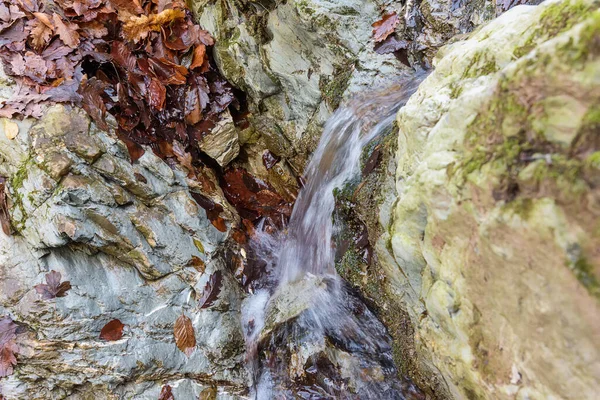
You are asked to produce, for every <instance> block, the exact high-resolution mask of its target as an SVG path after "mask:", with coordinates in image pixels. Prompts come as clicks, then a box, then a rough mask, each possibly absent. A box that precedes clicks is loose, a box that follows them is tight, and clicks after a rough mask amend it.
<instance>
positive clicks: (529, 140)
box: [377, 1, 600, 399]
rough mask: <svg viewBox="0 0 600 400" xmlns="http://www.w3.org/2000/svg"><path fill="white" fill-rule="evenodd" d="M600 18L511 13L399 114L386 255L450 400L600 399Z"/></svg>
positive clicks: (417, 339) (590, 13)
mask: <svg viewBox="0 0 600 400" xmlns="http://www.w3.org/2000/svg"><path fill="white" fill-rule="evenodd" d="M598 6H599V3H598V2H594V1H562V2H561V1H553V2H546V3H544V4H543V5H541V6H539V7H526V6H525V7H517V8H515V9H513V10H511V11H509V12H508V13H506V14H504V15H503V16H501V17H499V18H498V19H496V20H494V21H493V22H492V23H490V24H488V25H485V26H483V27H481V28H480V29H478V30H477V31H476V32H475V33H474V34H472V35H471V36H470V37H469V38H468V39H467V40H463V41H458V42H456V43H453V44H451V45H448V46H446V47H444V48H443V49H442V50H441V51H440V52H439V54H438V56H437V57H436V59H435V61H434V65H435V71H434V72H432V74H431V75H430V76H429V77H428V78H427V79H426V80H425V81H424V82H423V84H422V85H421V86H420V88H419V90H418V91H417V93H416V94H415V95H414V96H413V97H412V98H411V100H410V101H409V103H408V104H407V106H406V107H404V108H403V109H402V110H401V111H400V113H399V114H398V127H399V138H398V150H397V152H396V162H397V167H396V169H395V171H394V173H393V176H394V189H393V190H392V193H393V194H387V196H392V197H393V202H394V203H393V206H392V207H391V208H390V213H389V214H387V213H385V210H384V213H383V215H382V218H381V223H382V224H383V225H384V227H385V234H384V235H383V236H382V237H381V239H380V240H379V242H378V248H377V250H378V255H379V261H380V263H381V265H382V269H383V271H384V272H385V274H386V280H385V284H384V286H385V287H386V288H387V295H388V296H389V297H392V298H395V299H398V298H401V299H402V300H401V301H400V303H401V304H402V306H403V307H405V308H406V310H407V311H408V314H409V316H410V318H409V320H410V322H411V324H412V326H413V328H414V342H413V344H414V348H413V349H412V353H411V356H412V357H415V358H416V359H418V360H419V363H420V366H419V367H418V368H419V369H420V370H422V371H423V370H428V369H429V371H432V372H431V373H433V374H435V373H436V370H437V371H439V374H440V375H441V376H442V377H443V384H441V385H440V387H443V386H446V388H445V389H442V388H440V389H439V390H440V391H441V392H444V391H446V390H447V392H446V393H445V394H444V397H445V396H451V397H454V398H495V399H509V398H517V399H548V398H565V399H584V398H585V399H592V398H594V397H595V396H596V394H597V391H598V387H599V385H600V381H599V380H598V378H599V376H600V361H599V360H600V347H599V341H598V338H599V337H600V336H599V335H600V325H599V323H598V321H599V320H598V315H599V312H600V304H599V300H600V297H598V296H599V293H600V292H599V286H598V279H599V277H600V275H599V274H600V269H599V267H600V253H599V252H598V249H600V235H599V232H600V231H599V230H598V229H599V227H600V225H598V223H599V220H600V219H599V216H600V209H599V205H600V187H599V186H598V185H599V183H600V182H599V181H598V177H599V176H600V170H599V167H600V165H599V164H598V155H599V154H600V153H598V150H599V149H600V147H599V144H600V142H598V137H599V136H598V135H599V127H600V125H599V120H598V115H599V114H598V110H599V107H600V80H599V79H600V42H599V38H600V31H599V30H598V29H599V27H600V11H599V10H598ZM386 200H387V201H388V203H389V200H390V199H389V197H388V198H387V199H386Z"/></svg>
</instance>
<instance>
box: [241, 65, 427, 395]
mask: <svg viewBox="0 0 600 400" xmlns="http://www.w3.org/2000/svg"><path fill="white" fill-rule="evenodd" d="M421 80H422V77H413V78H410V79H407V80H404V81H402V82H399V83H397V84H395V85H394V86H392V87H390V88H387V89H386V90H385V91H381V92H373V93H371V94H368V95H363V96H361V97H360V98H356V99H355V100H353V101H351V102H350V103H349V104H348V105H347V106H345V107H342V108H340V109H339V110H338V111H336V112H335V114H334V115H333V116H332V117H331V118H330V119H329V121H328V122H327V124H326V125H325V128H324V132H323V135H322V137H321V141H320V143H319V146H318V148H317V150H316V151H315V152H314V154H313V156H312V159H311V161H310V162H309V164H308V166H307V168H306V171H305V178H306V182H307V183H306V185H305V187H304V188H303V189H302V191H301V192H300V195H299V196H298V199H297V201H296V204H295V207H294V211H293V213H292V216H291V219H290V222H289V224H288V226H287V230H286V231H285V232H280V233H278V234H272V233H271V234H268V233H265V232H262V231H261V229H258V230H257V233H256V235H255V236H254V238H253V241H252V243H251V246H252V248H253V250H254V252H255V253H256V255H257V256H258V257H260V258H261V259H262V260H263V261H265V262H266V263H267V276H265V277H263V278H262V280H261V282H260V283H259V284H258V285H257V287H258V288H259V290H257V291H256V292H255V293H254V294H253V295H252V296H250V297H249V298H248V299H246V300H245V302H244V304H243V307H242V318H243V323H244V328H245V332H246V342H247V348H248V353H247V358H248V363H249V366H250V369H251V372H252V374H253V378H254V385H253V388H252V390H251V395H252V398H255V399H257V400H263V399H273V398H276V399H279V398H281V399H288V398H304V399H322V398H326V399H330V398H331V399H334V398H335V399H405V398H418V396H419V395H418V392H417V391H416V389H415V388H414V387H413V386H412V385H411V384H410V383H408V382H407V381H403V380H401V379H399V378H398V373H397V369H396V367H395V365H394V363H393V360H392V357H391V344H390V343H391V340H390V338H389V336H388V334H387V331H386V329H385V327H384V326H383V325H382V324H381V322H379V321H378V320H377V318H376V316H375V315H374V314H373V313H372V312H371V311H370V310H369V309H368V308H367V307H366V306H365V305H364V304H363V303H362V301H361V300H360V299H359V297H358V296H357V295H356V294H355V293H353V291H352V290H351V289H350V288H349V287H348V285H347V284H345V283H344V282H343V281H342V280H341V279H340V278H339V277H338V275H337V274H336V271H335V265H334V254H335V249H334V246H333V245H332V236H333V228H334V226H333V220H332V213H333V211H334V206H335V199H334V194H333V190H334V189H335V188H339V187H341V186H342V185H344V183H345V182H346V181H348V180H349V179H351V178H352V177H354V176H356V174H357V173H358V171H359V161H360V157H361V153H362V150H363V148H364V146H365V145H366V144H367V143H369V142H370V141H371V140H372V139H373V138H375V137H377V136H378V135H380V134H381V133H382V132H384V131H386V130H389V129H390V128H391V126H392V124H393V121H394V117H395V115H396V112H397V110H398V109H399V108H400V107H401V106H403V105H404V104H405V103H406V101H407V100H408V98H409V97H410V95H411V94H412V93H413V92H414V91H415V90H416V88H417V86H418V84H419V83H420V82H421ZM259 228H260V227H259Z"/></svg>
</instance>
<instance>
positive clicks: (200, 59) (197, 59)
mask: <svg viewBox="0 0 600 400" xmlns="http://www.w3.org/2000/svg"><path fill="white" fill-rule="evenodd" d="M205 59H206V46H205V45H203V44H199V45H197V46H196V47H194V57H193V58H192V65H190V69H196V68H198V67H201V66H202V64H204V60H205Z"/></svg>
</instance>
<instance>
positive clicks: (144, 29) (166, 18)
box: [123, 9, 185, 43]
mask: <svg viewBox="0 0 600 400" xmlns="http://www.w3.org/2000/svg"><path fill="white" fill-rule="evenodd" d="M178 18H185V12H184V11H183V10H172V9H169V10H164V11H162V12H161V13H159V14H152V15H150V16H147V15H141V16H139V17H131V18H130V19H129V21H127V23H125V25H123V35H124V38H125V39H127V40H129V41H132V42H135V43H137V42H139V41H140V40H142V39H145V38H146V37H148V34H149V33H150V32H152V31H155V32H160V28H161V26H163V25H167V24H168V23H170V22H172V21H174V20H176V19H178Z"/></svg>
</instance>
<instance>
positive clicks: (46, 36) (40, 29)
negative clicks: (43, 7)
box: [28, 13, 54, 49]
mask: <svg viewBox="0 0 600 400" xmlns="http://www.w3.org/2000/svg"><path fill="white" fill-rule="evenodd" d="M34 15H35V16H36V19H33V20H30V21H29V22H28V26H29V27H30V29H31V32H30V33H29V36H30V37H31V43H32V44H33V47H34V48H35V49H41V48H43V47H44V46H45V45H46V43H48V42H49V41H50V37H52V34H53V33H54V25H53V24H52V22H51V21H50V16H49V15H48V14H44V13H34Z"/></svg>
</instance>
